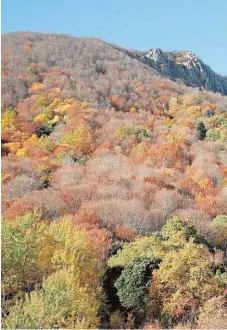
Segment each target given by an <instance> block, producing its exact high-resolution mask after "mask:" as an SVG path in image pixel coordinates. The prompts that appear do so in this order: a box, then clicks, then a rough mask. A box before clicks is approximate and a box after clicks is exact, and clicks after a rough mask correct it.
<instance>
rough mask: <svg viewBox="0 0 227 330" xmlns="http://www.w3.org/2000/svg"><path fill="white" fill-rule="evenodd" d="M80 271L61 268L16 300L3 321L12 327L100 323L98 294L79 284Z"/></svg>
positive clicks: (94, 324)
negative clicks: (40, 285) (36, 287)
mask: <svg viewBox="0 0 227 330" xmlns="http://www.w3.org/2000/svg"><path fill="white" fill-rule="evenodd" d="M79 277H80V275H79V274H78V275H75V274H74V272H73V271H72V269H70V268H68V269H62V270H58V271H57V272H55V273H53V274H52V275H50V276H49V277H48V278H47V279H46V280H44V282H43V285H42V288H41V289H40V290H38V291H33V292H32V293H31V294H30V295H26V298H25V301H24V303H23V305H22V306H21V302H17V303H16V305H15V306H14V307H13V308H12V309H11V311H10V313H9V315H8V317H7V318H6V319H5V320H4V322H3V325H4V327H5V328H9V329H18V328H19V329H40V328H55V327H57V328H59V327H60V328H70V329H88V328H94V327H97V325H98V323H99V318H98V317H97V312H98V308H99V303H98V300H97V299H96V296H95V294H93V295H92V294H91V293H90V292H89V290H87V288H86V287H82V286H80V278H79Z"/></svg>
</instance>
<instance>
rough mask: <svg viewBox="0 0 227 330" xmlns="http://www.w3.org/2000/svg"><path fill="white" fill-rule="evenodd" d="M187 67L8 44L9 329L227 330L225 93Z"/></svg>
mask: <svg viewBox="0 0 227 330" xmlns="http://www.w3.org/2000/svg"><path fill="white" fill-rule="evenodd" d="M160 54H161V55H160ZM155 56H157V57H156V58H158V60H157V61H156V60H155ZM160 56H161V57H162V58H168V61H169V62H168V61H167V60H165V63H166V66H164V67H163V68H162V69H161V68H160V67H159V66H157V63H159V62H162V60H160ZM182 56H187V54H186V55H182ZM182 56H181V55H180V54H176V53H168V54H166V53H162V52H161V51H160V50H152V51H151V53H149V54H146V53H141V52H134V51H130V50H125V49H122V48H121V47H118V46H115V45H111V44H109V43H107V42H103V41H101V40H97V39H93V38H74V37H69V36H65V35H50V34H41V33H30V32H24V33H22V32H20V33H10V34H7V35H4V36H3V37H2V136H1V138H2V214H3V222H2V269H3V275H2V320H3V321H2V325H3V327H4V328H9V329H18V328H19V329H39V328H70V329H79V328H80V329H81V328H84V329H87V328H91V329H94V328H105V329H106V328H109V329H124V328H125V329H129V328H130V329H135V328H143V329H148V328H150V329H154V328H156V329H166V328H197V329H204V328H220V329H222V328H223V329H224V328H226V327H227V324H226V319H227V317H225V316H227V312H226V288H227V283H226V274H227V256H226V248H227V245H226V242H227V236H226V233H227V97H226V96H225V95H223V94H222V93H214V92H212V91H210V90H209V91H208V90H206V89H203V88H202V86H203V87H205V88H207V89H215V88H216V89H215V90H218V91H219V92H223V93H225V90H224V86H225V83H223V84H222V86H223V90H221V87H220V86H221V85H216V87H214V85H213V84H212V85H209V83H208V81H207V83H206V84H205V85H204V81H201V84H202V86H201V85H200V82H199V81H200V77H198V76H197V75H196V76H194V73H193V77H192V76H191V75H190V74H189V73H187V71H186V70H185V71H184V74H181V73H180V72H183V71H182V65H183V66H184V65H185V64H182V63H185V62H184V58H181V57H182ZM190 56H191V55H190ZM193 56H194V55H193ZM145 57H146V58H147V59H145ZM196 60H197V61H199V60H198V59H196ZM163 61H164V60H163ZM199 63H200V64H198V65H201V66H202V64H201V62H200V61H199ZM151 66H152V67H151ZM172 68H173V71H172ZM204 68H205V69H204V70H206V72H207V74H209V75H211V76H212V77H213V75H214V73H212V72H210V71H209V70H208V69H207V67H206V66H204ZM178 70H179V71H178ZM193 70H194V69H193ZM195 70H196V72H197V69H195ZM172 72H175V76H174V77H173V73H172ZM193 72H195V71H193ZM204 74H205V73H204ZM178 75H180V78H179V79H180V81H179V79H178ZM205 75H206V74H205ZM169 78H171V79H174V80H176V81H172V80H171V79H169ZM192 78H193V83H191V81H192ZM214 79H216V78H214ZM218 79H219V78H218V76H217V84H219V83H218V81H219V80H218ZM220 79H221V78H220ZM186 80H187V84H188V85H193V86H197V87H199V88H193V87H187V86H186V85H185V84H183V82H186ZM215 81H216V80H215ZM217 86H219V87H217ZM217 88H219V89H217Z"/></svg>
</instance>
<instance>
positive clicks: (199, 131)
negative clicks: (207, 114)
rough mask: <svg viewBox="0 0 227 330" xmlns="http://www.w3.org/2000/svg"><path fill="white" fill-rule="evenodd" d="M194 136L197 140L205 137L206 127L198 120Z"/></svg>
mask: <svg viewBox="0 0 227 330" xmlns="http://www.w3.org/2000/svg"><path fill="white" fill-rule="evenodd" d="M196 136H197V138H198V139H199V140H204V139H205V137H206V127H205V125H204V123H203V122H202V121H199V122H198V124H197V126H196Z"/></svg>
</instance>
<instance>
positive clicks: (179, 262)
mask: <svg viewBox="0 0 227 330" xmlns="http://www.w3.org/2000/svg"><path fill="white" fill-rule="evenodd" d="M153 281H154V282H155V284H156V286H157V287H158V292H159V296H160V297H161V299H162V303H163V308H162V311H163V313H164V314H166V315H168V316H171V317H173V318H178V317H181V318H183V319H184V320H189V321H191V322H192V323H193V322H194V321H195V317H196V315H197V313H198V309H199V307H201V306H202V305H203V304H204V302H205V301H207V300H208V299H210V298H212V297H214V296H215V295H218V294H220V293H221V292H222V290H223V288H222V287H221V284H220V282H219V281H218V280H217V279H216V278H215V277H214V276H213V274H212V270H211V255H210V253H209V252H208V250H207V248H206V247H205V246H204V245H202V244H201V245H199V244H195V243H193V242H192V241H191V240H190V241H189V242H188V243H186V244H185V245H184V246H183V248H182V249H180V250H178V251H177V250H172V251H170V252H169V253H167V255H166V256H165V258H164V260H163V262H162V263H161V264H160V268H159V269H158V270H156V271H154V273H153Z"/></svg>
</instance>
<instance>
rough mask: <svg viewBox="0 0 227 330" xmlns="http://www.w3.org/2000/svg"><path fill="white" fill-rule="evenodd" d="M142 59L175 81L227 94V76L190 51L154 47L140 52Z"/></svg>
mask: <svg viewBox="0 0 227 330" xmlns="http://www.w3.org/2000/svg"><path fill="white" fill-rule="evenodd" d="M139 58H140V60H141V61H142V62H143V63H145V64H147V65H149V66H151V67H152V68H154V69H155V70H157V71H158V72H160V73H161V74H162V75H163V76H166V77H168V78H170V79H172V80H175V81H179V82H180V81H181V82H183V83H185V84H186V85H188V86H192V87H199V88H204V89H207V90H211V91H213V92H219V93H222V94H225V95H227V76H221V75H219V74H216V73H215V72H214V71H212V70H211V68H210V67H209V66H208V65H206V64H204V63H203V62H202V61H201V60H200V59H199V57H198V56H196V55H195V54H194V53H192V52H190V51H184V52H163V51H162V50H161V49H159V48H153V49H151V50H150V51H149V52H147V53H142V54H141V53H140V55H139Z"/></svg>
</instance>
